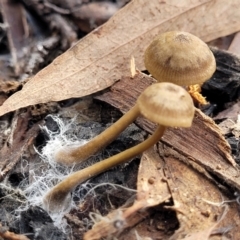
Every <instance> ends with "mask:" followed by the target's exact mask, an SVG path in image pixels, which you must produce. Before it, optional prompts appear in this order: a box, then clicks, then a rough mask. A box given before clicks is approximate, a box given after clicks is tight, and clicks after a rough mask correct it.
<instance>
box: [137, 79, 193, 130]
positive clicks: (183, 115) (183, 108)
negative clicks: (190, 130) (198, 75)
mask: <svg viewBox="0 0 240 240" xmlns="http://www.w3.org/2000/svg"><path fill="white" fill-rule="evenodd" d="M137 104H138V107H139V110H140V112H141V114H142V115H143V116H144V117H146V118H147V119H149V120H151V121H153V122H155V123H158V124H160V125H164V126H169V127H190V126H191V125H192V120H193V117H194V112H195V107H194V105H193V100H192V98H191V96H190V95H189V93H188V92H187V91H186V90H185V89H184V88H182V87H180V86H178V85H175V84H173V83H169V82H162V83H155V84H153V85H151V86H149V87H147V88H146V89H145V90H144V92H143V93H142V94H141V95H140V96H139V97H138V100H137Z"/></svg>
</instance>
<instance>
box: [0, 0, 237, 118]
mask: <svg viewBox="0 0 240 240" xmlns="http://www.w3.org/2000/svg"><path fill="white" fill-rule="evenodd" d="M238 6H239V1H238V0H232V1H230V2H228V4H226V1H225V0H195V1H192V0H184V1H179V0H169V1H159V0H151V1H146V0H133V1H131V2H130V3H129V4H128V5H126V6H125V7H124V8H123V9H121V10H120V11H118V12H117V13H116V14H115V15H114V16H113V17H112V18H111V19H110V20H109V21H108V22H107V23H106V24H104V25H103V26H102V27H100V28H98V29H96V30H95V31H93V32H91V33H90V34H89V35H88V36H86V37H85V38H83V39H81V40H80V41H79V42H78V43H77V45H76V46H74V47H72V48H71V49H69V50H68V51H66V52H65V53H64V54H62V55H61V56H59V57H58V58H56V59H55V60H54V61H53V62H52V63H51V64H50V65H49V66H47V67H46V68H44V69H43V70H42V71H40V72H39V73H38V74H36V75H35V76H34V77H33V78H32V79H31V80H29V81H28V83H26V84H25V86H24V87H23V89H22V90H21V91H19V92H17V93H15V94H14V95H12V96H11V97H10V98H9V99H8V100H6V101H5V103H4V104H3V105H2V106H1V107H0V115H3V114H5V113H7V112H10V111H14V110H16V109H18V108H21V107H26V106H29V105H34V104H38V103H45V102H49V101H60V100H63V99H69V98H73V97H81V96H85V95H89V94H91V93H93V92H96V91H99V90H102V89H104V88H106V87H108V86H111V85H112V84H113V83H114V82H116V81H117V80H119V79H120V78H121V77H122V76H126V75H130V70H129V68H130V67H129V64H130V59H131V56H134V57H135V59H136V66H137V67H138V68H139V69H143V68H144V67H143V51H144V49H145V48H146V46H147V45H148V44H149V42H150V41H151V40H152V38H153V37H154V36H155V35H156V34H158V33H160V32H165V31H169V30H184V31H189V32H192V33H193V34H195V35H197V36H199V37H201V38H202V39H203V40H204V41H210V40H212V39H215V38H218V37H220V36H225V35H228V34H230V33H233V32H236V31H238V30H240V25H239V22H240V14H239V11H238Z"/></svg>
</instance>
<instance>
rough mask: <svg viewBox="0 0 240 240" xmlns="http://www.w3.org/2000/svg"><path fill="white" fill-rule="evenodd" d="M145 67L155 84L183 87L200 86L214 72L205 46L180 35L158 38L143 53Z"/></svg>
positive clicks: (198, 40) (209, 54)
mask: <svg viewBox="0 0 240 240" xmlns="http://www.w3.org/2000/svg"><path fill="white" fill-rule="evenodd" d="M144 63H145V67H146V69H147V70H148V71H149V72H150V74H152V75H153V77H154V78H156V79H157V81H159V82H172V83H175V84H177V85H182V86H186V85H193V84H201V83H203V82H205V81H206V80H208V79H209V78H210V77H211V76H212V75H213V73H214V72H215V70H216V61H215V58H214V56H213V53H212V52H211V50H210V49H209V47H208V46H207V44H205V43H204V42H203V41H202V40H201V39H199V38H198V37H196V36H194V35H192V34H190V33H187V32H179V31H172V32H166V33H163V34H160V35H159V36H157V37H156V38H155V40H153V42H152V43H151V44H150V45H149V46H148V48H147V49H146V51H145V55H144Z"/></svg>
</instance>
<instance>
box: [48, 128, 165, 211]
mask: <svg viewBox="0 0 240 240" xmlns="http://www.w3.org/2000/svg"><path fill="white" fill-rule="evenodd" d="M165 129H166V127H164V126H162V125H159V126H158V127H157V129H156V130H155V132H154V133H153V135H151V136H150V137H149V138H148V139H146V140H145V141H143V142H142V143H140V144H138V145H136V146H134V147H132V148H129V149H127V150H125V151H123V152H121V153H119V154H116V155H114V156H112V157H109V158H107V159H105V160H102V161H101V162H98V163H95V164H93V165H92V166H90V167H87V168H84V169H82V170H80V171H77V172H75V173H73V174H71V175H69V176H68V177H67V178H66V179H64V180H63V181H62V182H60V183H59V184H57V185H56V186H55V187H53V188H52V189H51V190H50V191H49V192H48V193H47V194H46V196H45V197H44V200H43V202H44V207H45V209H46V210H48V211H50V212H59V211H62V210H64V209H67V207H68V205H69V201H68V200H70V193H71V191H73V190H74V189H75V188H76V187H77V186H78V185H79V184H81V183H83V182H84V181H86V180H88V179H89V178H91V177H94V176H96V175H98V174H100V173H102V172H105V171H106V170H108V169H110V168H112V167H115V166H116V165H118V164H121V163H125V162H126V161H128V160H130V159H131V158H133V157H135V156H137V155H139V154H140V153H142V152H144V151H145V150H147V149H148V148H150V147H151V146H153V145H154V144H155V143H157V142H158V141H159V139H160V138H161V137H162V136H163V133H164V131H165Z"/></svg>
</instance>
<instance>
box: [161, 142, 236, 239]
mask: <svg viewBox="0 0 240 240" xmlns="http://www.w3.org/2000/svg"><path fill="white" fill-rule="evenodd" d="M159 152H160V153H161V156H162V158H163V159H164V162H165V167H164V172H165V176H166V179H167V182H168V186H169V189H170V191H171V193H172V198H173V201H174V207H173V208H172V209H173V210H176V214H177V217H178V220H179V222H180V229H179V230H177V231H176V232H175V234H174V235H173V236H172V237H171V239H186V240H187V239H188V240H190V239H191V240H200V239H206V240H207V239H208V238H209V237H210V235H211V234H212V232H213V230H214V229H216V227H217V225H218V227H219V229H221V228H222V229H225V231H224V230H219V231H216V232H218V233H219V236H216V237H215V238H214V239H216V240H217V239H219V240H220V239H222V238H221V235H222V234H223V233H225V232H226V229H228V231H229V232H230V234H231V236H233V237H232V238H231V239H239V238H240V235H239V231H238V225H239V224H240V218H239V215H238V214H236V212H237V211H238V210H237V209H238V205H237V203H236V202H231V201H230V202H231V203H230V202H229V203H227V201H226V200H229V199H228V197H227V196H225V195H224V194H223V193H222V192H221V189H220V188H219V187H218V184H217V183H215V182H214V180H213V179H207V178H206V177H205V176H204V175H203V174H202V173H199V171H196V170H194V169H193V168H192V167H191V166H189V165H188V164H185V163H184V162H182V161H179V160H180V159H181V160H182V158H184V155H182V154H181V153H177V152H175V151H174V150H172V148H171V147H167V146H165V145H163V144H160V147H159ZM225 201H226V202H225ZM227 204H229V207H228V206H227Z"/></svg>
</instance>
